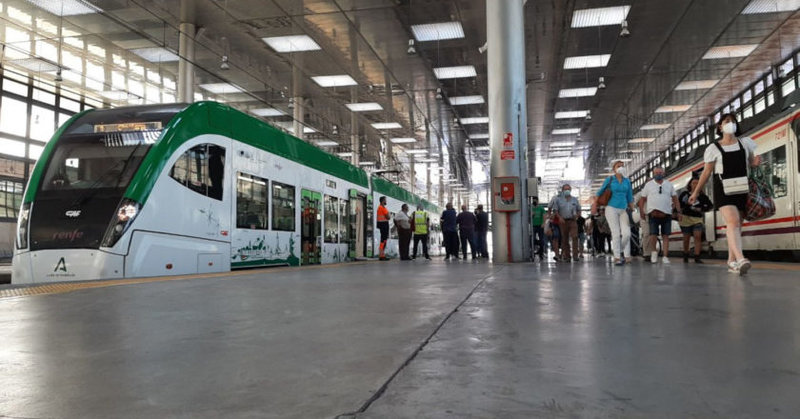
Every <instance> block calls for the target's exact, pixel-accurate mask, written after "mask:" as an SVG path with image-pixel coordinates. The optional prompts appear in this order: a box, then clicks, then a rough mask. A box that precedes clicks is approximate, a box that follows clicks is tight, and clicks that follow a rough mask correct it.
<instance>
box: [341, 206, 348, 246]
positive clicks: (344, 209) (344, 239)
mask: <svg viewBox="0 0 800 419" xmlns="http://www.w3.org/2000/svg"><path fill="white" fill-rule="evenodd" d="M339 214H340V216H341V217H342V219H341V220H340V222H339V242H340V243H349V242H350V229H349V228H348V227H349V225H350V223H348V222H347V221H348V220H347V217H348V216H349V214H350V201H347V200H345V199H342V200H340V201H339Z"/></svg>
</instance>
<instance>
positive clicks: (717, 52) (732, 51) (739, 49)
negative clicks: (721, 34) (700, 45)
mask: <svg viewBox="0 0 800 419" xmlns="http://www.w3.org/2000/svg"><path fill="white" fill-rule="evenodd" d="M757 47H758V44H748V45H726V46H720V47H712V48H711V49H709V50H708V52H706V53H705V55H703V59H704V60H715V59H723V58H738V57H746V56H748V55H750V53H751V52H753V50H755V49H756V48H757Z"/></svg>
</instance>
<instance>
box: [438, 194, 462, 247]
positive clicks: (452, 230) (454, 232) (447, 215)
mask: <svg viewBox="0 0 800 419" xmlns="http://www.w3.org/2000/svg"><path fill="white" fill-rule="evenodd" d="M457 217H458V216H457V214H456V210H455V209H453V203H452V202H448V203H447V205H445V210H444V212H442V216H441V217H440V218H439V223H440V224H441V225H442V236H443V238H444V250H445V256H444V260H448V259H450V257H451V256H452V257H453V258H454V259H458V223H457V222H456V218H457Z"/></svg>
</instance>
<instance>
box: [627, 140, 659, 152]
mask: <svg viewBox="0 0 800 419" xmlns="http://www.w3.org/2000/svg"><path fill="white" fill-rule="evenodd" d="M655 140H656V139H655V138H652V137H651V138H631V139H630V140H628V143H630V144H647V143H652V142H653V141H655ZM639 151H641V150H639Z"/></svg>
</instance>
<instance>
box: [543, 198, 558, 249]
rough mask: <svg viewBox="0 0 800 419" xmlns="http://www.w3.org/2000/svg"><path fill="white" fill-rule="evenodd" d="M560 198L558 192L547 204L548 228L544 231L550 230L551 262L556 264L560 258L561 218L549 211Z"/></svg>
mask: <svg viewBox="0 0 800 419" xmlns="http://www.w3.org/2000/svg"><path fill="white" fill-rule="evenodd" d="M560 196H561V192H559V193H558V194H557V195H556V196H554V197H553V198H552V199H550V203H549V204H547V208H548V211H547V226H548V227H550V228H549V229H547V228H545V232H546V230H550V234H548V237H550V247H551V248H552V249H553V253H554V255H553V260H555V261H556V262H558V261H559V259H560V257H561V217H559V216H558V215H557V214H554V213H553V212H552V211H551V210H552V208H553V206H554V205H555V201H556V198H558V197H560Z"/></svg>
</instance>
